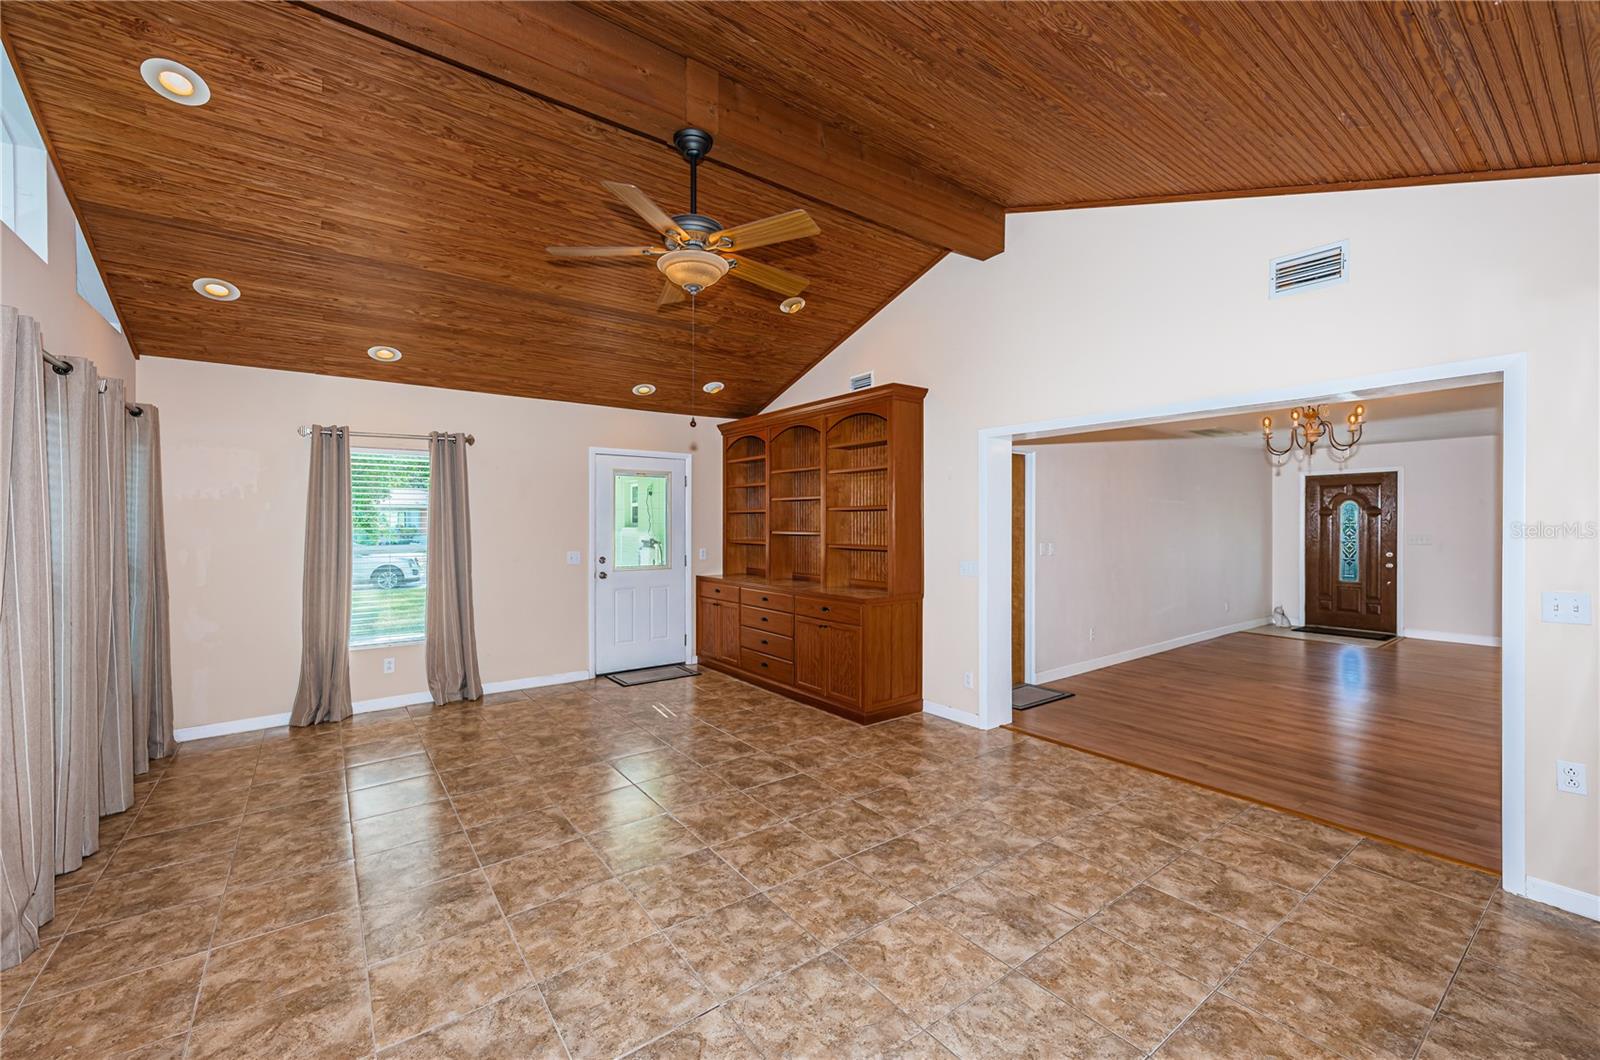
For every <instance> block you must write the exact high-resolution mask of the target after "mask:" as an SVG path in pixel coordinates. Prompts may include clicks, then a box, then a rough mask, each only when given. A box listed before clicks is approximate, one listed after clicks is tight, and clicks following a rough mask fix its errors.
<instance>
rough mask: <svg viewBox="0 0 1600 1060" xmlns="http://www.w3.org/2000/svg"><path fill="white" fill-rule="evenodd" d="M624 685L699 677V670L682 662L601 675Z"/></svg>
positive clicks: (649, 683) (648, 683) (650, 683)
mask: <svg viewBox="0 0 1600 1060" xmlns="http://www.w3.org/2000/svg"><path fill="white" fill-rule="evenodd" d="M602 676H604V677H606V678H607V679H608V680H611V681H615V682H616V683H617V684H619V685H622V686H624V687H628V686H632V685H653V684H655V683H656V682H657V681H675V680H677V679H678V678H680V677H699V676H700V671H699V670H691V669H689V668H688V667H687V666H684V665H683V664H682V663H672V664H671V665H669V666H646V667H645V668H644V669H642V670H623V671H622V672H621V673H615V674H604V675H602Z"/></svg>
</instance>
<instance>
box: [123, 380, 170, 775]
mask: <svg viewBox="0 0 1600 1060" xmlns="http://www.w3.org/2000/svg"><path fill="white" fill-rule="evenodd" d="M126 429H127V432H128V435H127V445H128V475H127V491H128V495H127V509H128V544H127V547H128V601H129V603H128V619H129V627H130V633H129V637H128V648H129V652H128V657H129V662H130V664H131V666H130V669H131V682H132V692H133V695H132V705H133V722H132V746H133V769H134V772H135V773H143V772H145V771H146V770H147V769H149V768H150V759H152V758H166V757H167V756H168V755H170V754H172V753H173V752H174V751H176V750H177V749H178V743H177V741H176V740H175V739H174V738H173V735H172V644H171V632H170V629H171V627H170V624H169V622H168V617H167V534H166V523H165V517H164V515H163V512H162V505H161V413H160V412H159V411H158V410H157V409H156V407H155V406H154V405H140V406H139V415H137V416H132V417H129V419H128V422H127V427H126Z"/></svg>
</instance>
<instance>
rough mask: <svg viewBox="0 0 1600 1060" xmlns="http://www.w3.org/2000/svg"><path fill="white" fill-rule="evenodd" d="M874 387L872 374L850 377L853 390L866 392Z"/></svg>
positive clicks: (863, 373)
mask: <svg viewBox="0 0 1600 1060" xmlns="http://www.w3.org/2000/svg"><path fill="white" fill-rule="evenodd" d="M871 385H872V373H871V372H862V373H861V374H860V375H853V376H851V377H850V389H851V390H866V389H867V388H868V387H870V386H871Z"/></svg>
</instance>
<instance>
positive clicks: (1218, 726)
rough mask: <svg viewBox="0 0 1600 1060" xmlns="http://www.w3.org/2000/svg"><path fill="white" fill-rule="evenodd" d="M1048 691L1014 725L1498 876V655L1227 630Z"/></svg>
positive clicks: (1424, 644) (1452, 647) (1409, 643)
mask: <svg viewBox="0 0 1600 1060" xmlns="http://www.w3.org/2000/svg"><path fill="white" fill-rule="evenodd" d="M1049 687H1052V688H1060V689H1063V690H1065V691H1070V692H1075V693H1076V694H1077V695H1076V697H1075V698H1073V699H1068V700H1063V701H1061V702H1058V703H1052V704H1049V705H1047V706H1043V707H1038V708H1036V709H1034V710H1030V711H1027V712H1026V713H1020V714H1018V715H1016V720H1015V722H1014V725H1013V727H1014V728H1016V729H1018V730H1021V731H1023V732H1028V733H1032V734H1035V735H1039V736H1044V737H1046V738H1048V739H1053V740H1058V741H1060V742H1062V743H1065V744H1067V745H1069V746H1071V747H1076V748H1081V749H1083V750H1086V751H1092V752H1094V753H1096V754H1101V755H1106V756H1108V757H1110V758H1115V759H1117V760H1119V761H1122V762H1128V763H1131V764H1134V765H1138V766H1142V767H1144V768H1146V769H1153V770H1157V771H1159V772H1162V773H1167V774H1169V775H1171V776H1175V777H1181V778H1182V779H1184V780H1190V781H1193V782H1195V783H1197V784H1204V785H1206V786H1208V787H1212V788H1217V789H1219V790H1221V791H1226V792H1229V793H1232V794H1234V795H1240V796H1243V797H1245V798H1248V799H1254V800H1257V801H1260V802H1264V803H1266V804H1268V805H1270V806H1275V807H1278V808H1280V809H1285V810H1291V811H1293V812H1295V813H1301V814H1305V815H1307V816H1310V817H1315V818H1317V819H1318V820H1322V821H1327V822H1330V823H1333V824H1337V825H1341V826H1343V827H1346V828H1353V829H1356V830H1358V831H1362V832H1367V833H1370V834H1372V835H1377V836H1382V837H1383V838H1386V839H1392V840H1395V841H1397V842H1400V843H1404V844H1407V845H1409V846H1414V847H1417V848H1419V849H1422V850H1426V851H1430V852H1432V853H1436V854H1443V855H1445V856H1446V857H1451V858H1456V859H1458V860H1461V861H1465V862H1467V863H1469V864H1472V865H1477V866H1481V867H1483V868H1487V869H1491V870H1494V871H1499V868H1500V651H1499V649H1498V648H1484V647H1475V646H1470V645H1462V644H1444V643H1439V642H1437V641H1422V640H1399V641H1395V642H1391V643H1389V644H1386V645H1378V646H1370V647H1369V646H1365V645H1342V644H1331V643H1326V642H1322V641H1313V640H1291V639H1287V638H1278V637H1258V636H1251V635H1250V634H1248V633H1235V634H1232V635H1230V636H1226V637H1219V638H1217V639H1215V640H1209V641H1205V642H1203V643H1201V644H1194V645H1190V646H1189V647H1186V648H1178V649H1176V650H1173V651H1169V652H1162V653H1161V654H1160V655H1151V656H1148V657H1146V658H1143V659H1136V660H1134V661H1133V662H1128V663H1123V664H1121V665H1119V666H1108V667H1106V668H1105V669H1103V670H1095V671H1093V672H1092V673H1087V674H1081V675H1079V676H1077V677H1072V678H1068V679H1066V680H1063V681H1057V682H1054V683H1052V684H1051V685H1050V686H1049Z"/></svg>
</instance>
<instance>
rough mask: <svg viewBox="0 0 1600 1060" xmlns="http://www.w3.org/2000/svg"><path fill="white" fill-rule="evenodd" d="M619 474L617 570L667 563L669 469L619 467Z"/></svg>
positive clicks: (665, 564)
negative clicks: (664, 470)
mask: <svg viewBox="0 0 1600 1060" xmlns="http://www.w3.org/2000/svg"><path fill="white" fill-rule="evenodd" d="M615 475H616V479H615V481H616V499H617V509H616V533H615V534H614V535H613V539H614V541H615V543H616V569H617V570H648V569H650V568H652V567H665V566H667V483H668V481H669V479H670V476H669V475H668V474H667V473H666V472H662V473H660V474H654V473H649V472H643V471H618V472H615Z"/></svg>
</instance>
